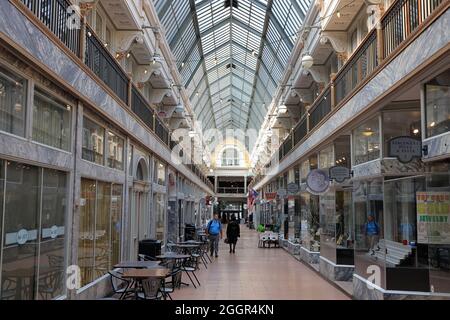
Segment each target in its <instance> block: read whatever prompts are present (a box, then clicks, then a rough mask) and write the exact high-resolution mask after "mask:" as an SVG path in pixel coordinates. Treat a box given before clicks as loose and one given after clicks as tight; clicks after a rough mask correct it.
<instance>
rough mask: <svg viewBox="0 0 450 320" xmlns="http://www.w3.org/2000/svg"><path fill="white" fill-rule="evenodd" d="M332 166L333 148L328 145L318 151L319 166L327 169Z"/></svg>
mask: <svg viewBox="0 0 450 320" xmlns="http://www.w3.org/2000/svg"><path fill="white" fill-rule="evenodd" d="M332 166H334V148H333V146H329V147H327V148H325V149H323V150H322V151H320V152H319V168H321V169H328V168H330V167H332Z"/></svg>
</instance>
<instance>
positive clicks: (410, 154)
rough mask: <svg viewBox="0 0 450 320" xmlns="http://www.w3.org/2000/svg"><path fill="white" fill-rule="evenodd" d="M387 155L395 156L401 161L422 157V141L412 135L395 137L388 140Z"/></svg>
mask: <svg viewBox="0 0 450 320" xmlns="http://www.w3.org/2000/svg"><path fill="white" fill-rule="evenodd" d="M388 155H389V157H395V158H397V159H398V161H400V162H402V163H409V162H411V161H412V160H413V159H414V158H422V141H421V140H419V139H416V138H412V137H407V136H405V137H395V138H392V139H390V140H389V152H388Z"/></svg>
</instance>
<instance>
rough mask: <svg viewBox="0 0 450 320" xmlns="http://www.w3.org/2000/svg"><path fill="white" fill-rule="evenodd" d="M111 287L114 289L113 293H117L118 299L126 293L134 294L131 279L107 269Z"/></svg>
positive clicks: (125, 295)
mask: <svg viewBox="0 0 450 320" xmlns="http://www.w3.org/2000/svg"><path fill="white" fill-rule="evenodd" d="M108 274H109V275H110V281H111V287H112V289H113V291H114V295H119V300H122V299H125V298H126V297H127V296H128V295H131V294H134V293H135V292H134V290H131V289H130V287H131V281H129V280H127V279H124V278H122V273H120V272H118V271H109V272H108Z"/></svg>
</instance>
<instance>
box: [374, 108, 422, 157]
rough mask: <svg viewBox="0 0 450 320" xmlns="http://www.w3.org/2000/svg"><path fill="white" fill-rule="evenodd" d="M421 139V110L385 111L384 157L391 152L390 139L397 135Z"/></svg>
mask: <svg viewBox="0 0 450 320" xmlns="http://www.w3.org/2000/svg"><path fill="white" fill-rule="evenodd" d="M402 136H407V137H412V138H417V139H421V137H422V135H421V131H420V110H419V109H418V108H417V109H416V110H408V111H389V112H383V142H384V149H383V153H384V155H383V156H384V157H388V154H389V140H390V139H392V138H396V137H402Z"/></svg>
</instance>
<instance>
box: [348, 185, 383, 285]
mask: <svg viewBox="0 0 450 320" xmlns="http://www.w3.org/2000/svg"><path fill="white" fill-rule="evenodd" d="M353 208H354V217H355V271H356V273H357V274H358V275H360V276H362V277H364V278H368V277H369V276H370V275H372V274H373V273H374V272H375V271H376V272H377V275H379V277H377V279H376V281H378V285H379V286H381V287H383V288H385V264H384V261H385V257H384V253H383V250H381V247H380V245H379V242H380V239H382V238H383V226H384V223H383V181H382V179H372V180H370V181H359V180H355V181H353ZM374 268H375V269H376V270H375V271H374Z"/></svg>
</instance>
